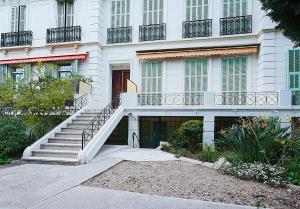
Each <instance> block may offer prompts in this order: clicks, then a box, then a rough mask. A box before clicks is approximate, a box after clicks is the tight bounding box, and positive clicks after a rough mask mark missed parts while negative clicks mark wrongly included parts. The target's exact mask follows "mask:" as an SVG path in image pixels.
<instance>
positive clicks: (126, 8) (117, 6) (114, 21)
mask: <svg viewBox="0 0 300 209" xmlns="http://www.w3.org/2000/svg"><path fill="white" fill-rule="evenodd" d="M129 21H130V0H113V1H112V5H111V27H112V28H119V27H127V26H129Z"/></svg>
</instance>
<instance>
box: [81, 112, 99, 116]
mask: <svg viewBox="0 0 300 209" xmlns="http://www.w3.org/2000/svg"><path fill="white" fill-rule="evenodd" d="M98 114H99V113H92V112H83V113H81V114H80V116H84V117H96V116H97V115H98Z"/></svg>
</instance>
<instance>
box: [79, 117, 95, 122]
mask: <svg viewBox="0 0 300 209" xmlns="http://www.w3.org/2000/svg"><path fill="white" fill-rule="evenodd" d="M94 118H95V117H89V116H77V117H76V120H84V121H92V120H93V119H94Z"/></svg>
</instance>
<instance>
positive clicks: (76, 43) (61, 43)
mask: <svg viewBox="0 0 300 209" xmlns="http://www.w3.org/2000/svg"><path fill="white" fill-rule="evenodd" d="M80 43H81V41H72V42H60V43H49V44H46V45H45V46H52V47H55V46H68V45H78V44H80Z"/></svg>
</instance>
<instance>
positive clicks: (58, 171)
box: [0, 146, 249, 209]
mask: <svg viewBox="0 0 300 209" xmlns="http://www.w3.org/2000/svg"><path fill="white" fill-rule="evenodd" d="M175 159H176V158H174V157H173V155H170V154H167V153H164V152H161V151H159V150H143V149H134V150H132V149H128V147H124V146H106V147H105V148H104V149H103V150H102V151H100V152H99V155H98V156H97V157H96V158H95V159H94V160H93V161H92V162H91V163H89V164H87V165H80V166H59V165H41V164H26V165H21V166H17V167H11V168H6V169H1V170H0V209H25V208H26V209H27V208H28V209H77V208H78V209H160V208H161V209H202V208H203V209H204V208H205V209H247V208H249V207H244V206H234V205H227V204H220V203H219V204H217V203H211V202H203V201H195V200H185V199H178V198H167V197H160V196H154V195H147V194H138V193H130V192H123V191H113V190H106V189H101V188H92V187H83V186H79V185H80V184H81V183H83V182H84V181H86V180H88V179H90V178H92V177H94V176H96V175H98V174H100V173H102V172H103V171H105V170H107V169H109V168H111V167H112V166H114V165H116V164H118V163H119V162H121V161H122V160H137V161H157V160H175Z"/></svg>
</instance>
